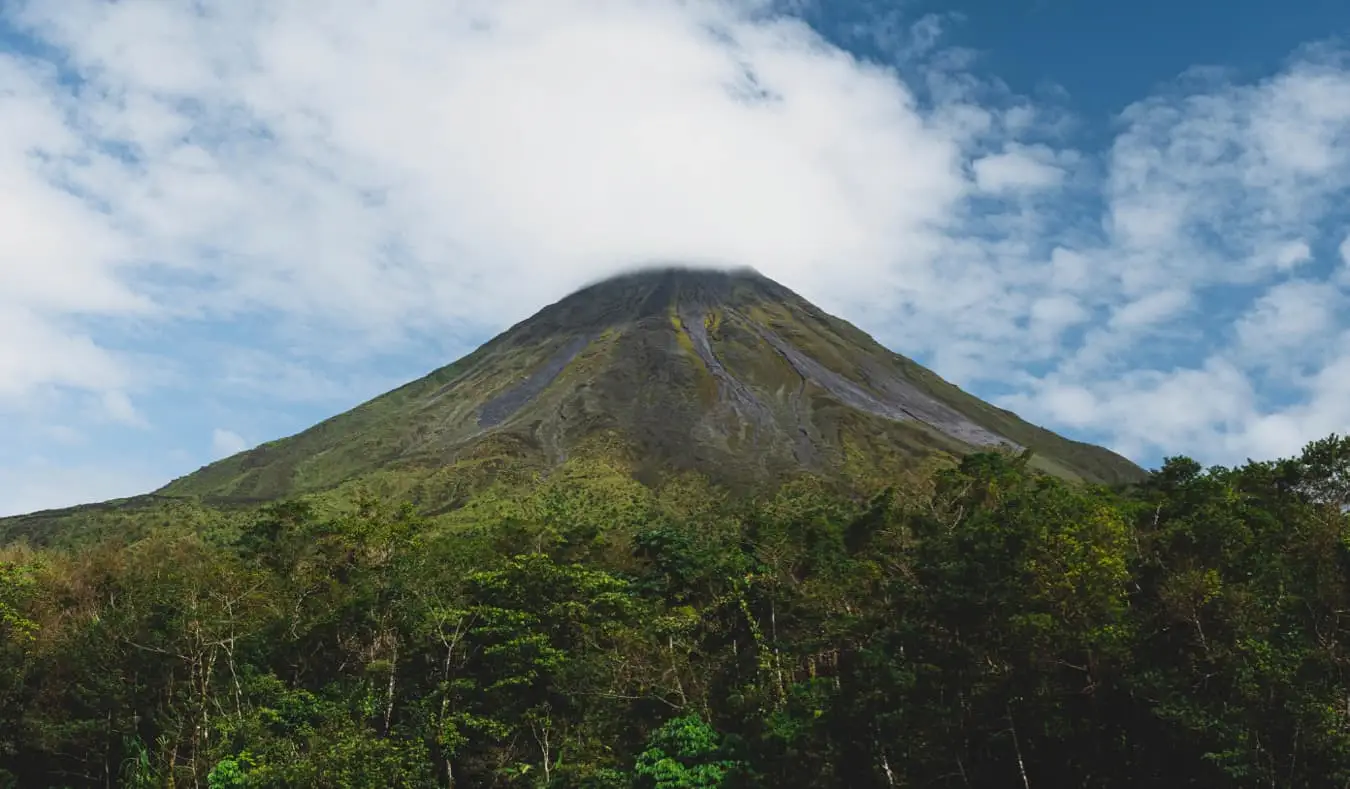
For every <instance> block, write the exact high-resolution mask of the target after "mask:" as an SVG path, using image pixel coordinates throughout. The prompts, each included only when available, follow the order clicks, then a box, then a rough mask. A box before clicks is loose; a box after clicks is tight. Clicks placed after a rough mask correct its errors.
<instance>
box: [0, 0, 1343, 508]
mask: <svg viewBox="0 0 1350 789" xmlns="http://www.w3.org/2000/svg"><path fill="white" fill-rule="evenodd" d="M313 8H314V7H313V6H312V5H311V4H307V3H302V2H299V0H268V2H263V0H256V2H254V1H249V0H233V1H232V2H224V1H223V0H220V1H218V2H209V1H208V2H202V3H195V4H166V3H160V2H156V1H155V0H122V2H118V3H106V2H103V1H102V0H69V1H68V2H63V3H49V2H36V1H34V0H13V1H12V2H8V3H5V4H3V5H0V118H3V119H4V122H3V123H0V227H3V228H4V229H5V230H4V232H5V238H6V243H5V244H4V245H0V426H3V428H4V429H3V431H0V434H3V435H4V436H5V440H4V441H3V442H0V514H5V513H13V512H21V511H27V510H33V509H38V508H44V507H54V506H63V505H69V504H74V503H79V502H83V501H91V500H99V499H104V498H109V497H112V496H120V495H129V494H134V493H138V492H144V491H146V490H149V489H152V488H155V487H158V486H159V485H160V484H162V483H164V482H166V481H167V480H169V479H171V478H173V477H176V476H179V475H181V474H183V473H187V472H190V471H192V470H195V469H196V468H198V467H199V466H201V465H203V464H205V463H208V462H210V461H211V460H214V459H216V458H218V457H221V456H224V455H225V454H229V453H231V452H234V451H238V450H240V449H243V448H246V447H248V446H252V445H255V444H257V443H260V442H262V441H266V440H270V439H273V438H277V437H281V436H284V435H288V434H291V433H294V432H296V431H298V430H301V429H303V428H305V427H307V426H309V425H311V424H313V423H315V422H317V421H320V420H321V419H323V418H325V417H327V416H330V415H332V414H333V413H337V412H339V411H342V410H345V409H346V408H349V407H351V406H352V405H355V404H356V403H358V402H361V401H362V400H364V399H366V398H368V397H371V396H373V395H376V394H378V393H380V392H383V391H385V390H387V389H389V388H392V387H393V386H396V385H398V384H399V383H402V382H404V381H406V380H409V379H411V378H414V377H417V376H419V375H421V374H423V373H425V372H427V371H429V370H431V369H433V368H435V367H438V366H440V365H442V364H445V363H448V362H449V361H452V360H453V359H454V358H457V357H458V356H460V355H462V354H463V353H465V352H467V351H468V350H470V349H472V348H473V347H474V346H475V345H477V344H478V343H480V342H482V341H483V340H485V339H487V338H488V337H490V336H492V335H493V334H495V333H496V332H497V331H499V330H500V329H502V328H504V327H505V326H507V325H509V324H510V323H512V322H514V321H516V320H519V319H521V318H523V317H525V316H527V315H528V314H530V313H531V312H533V311H534V310H535V309H537V308H538V307H540V306H542V305H544V304H546V303H548V302H550V301H553V300H556V299H557V298H560V297H561V296H563V295H565V294H566V293H567V292H569V291H570V290H572V289H574V288H575V287H577V286H579V285H581V284H584V283H585V282H587V281H590V280H593V279H595V278H597V277H599V276H603V275H605V274H607V273H612V272H614V271H617V270H619V269H621V268H625V267H628V266H631V265H632V264H634V263H641V262H643V261H649V260H670V259H680V260H685V261H688V262H691V263H695V264H706V265H727V264H748V265H753V266H755V267H757V268H759V269H760V270H761V271H763V272H764V273H766V274H768V275H770V276H773V277H775V278H777V279H779V280H780V281H782V282H784V283H785V284H787V285H789V286H790V287H793V288H794V289H796V290H798V291H799V292H801V293H803V295H806V296H807V297H809V298H812V299H813V300H815V301H817V302H818V303H819V304H821V305H822V306H823V307H825V308H826V309H829V310H831V311H832V312H835V313H836V314H840V315H842V316H844V317H847V318H849V319H851V320H853V321H854V322H855V323H858V324H859V325H861V326H862V327H863V328H865V329H867V330H868V331H870V332H872V333H873V334H875V335H876V336H877V337H878V338H880V339H881V340H882V341H883V342H886V343H887V344H889V345H890V346H891V347H893V348H895V349H896V350H898V351H900V352H902V353H905V354H907V355H910V356H913V357H915V358H917V359H919V360H921V361H923V362H925V363H927V364H929V365H930V366H932V367H934V368H935V369H936V370H937V371H938V372H939V373H941V374H943V375H944V376H946V377H948V378H950V379H952V380H954V381H956V382H958V383H960V384H961V385H963V386H965V387H966V388H968V389H969V390H971V391H974V392H975V393H977V394H980V395H981V396H984V397H987V398H989V399H992V400H994V401H996V402H998V403H999V404H1001V405H1004V406H1006V407H1010V408H1012V409H1014V410H1016V411H1018V412H1019V413H1021V414H1022V415H1024V416H1025V417H1027V418H1029V419H1031V420H1033V421H1036V422H1038V423H1041V424H1045V425H1047V426H1049V427H1052V428H1054V429H1057V430H1059V431H1061V432H1063V433H1066V434H1068V435H1072V436H1075V437H1079V438H1083V439H1086V440H1092V441H1098V442H1101V443H1105V444H1107V445H1110V446H1112V447H1114V448H1116V449H1118V450H1120V451H1122V452H1124V453H1126V454H1128V455H1130V456H1131V457H1133V458H1135V459H1136V460H1138V461H1139V462H1141V463H1144V464H1147V465H1155V464H1156V463H1157V462H1158V461H1159V460H1160V459H1161V458H1162V457H1164V456H1166V455H1171V454H1188V455H1192V456H1194V457H1197V458H1199V459H1201V460H1203V461H1205V462H1222V463H1232V462H1241V461H1242V460H1243V459H1245V458H1247V457H1270V456H1277V455H1282V454H1289V453H1291V452H1294V451H1296V450H1297V449H1298V447H1300V446H1301V445H1302V444H1303V443H1304V442H1306V441H1308V440H1311V439H1314V438H1318V437H1321V436H1323V435H1325V434H1327V433H1329V432H1332V431H1333V430H1335V431H1340V432H1344V431H1346V430H1347V429H1350V397H1347V395H1348V394H1350V326H1348V325H1347V320H1346V317H1345V316H1347V315H1350V309H1348V308H1350V273H1347V272H1348V271H1350V262H1348V259H1350V244H1346V243H1345V242H1346V239H1347V237H1348V236H1350V213H1348V212H1347V211H1346V210H1345V209H1344V208H1343V207H1342V206H1344V205H1347V204H1348V203H1347V202H1346V199H1345V198H1346V191H1347V189H1350V60H1348V59H1347V57H1348V55H1347V53H1348V52H1350V50H1348V49H1346V46H1345V42H1344V41H1343V40H1342V39H1341V38H1340V37H1341V36H1344V35H1346V34H1348V33H1350V7H1347V6H1346V5H1345V4H1343V3H1334V2H1329V1H1328V0H1303V1H1302V2H1299V3H1293V4H1289V3H1285V4H1276V3H1272V2H1258V1H1257V0H1241V1H1240V2H1226V3H1219V2H1210V1H1209V0H1206V1H1205V2H1199V1H1196V2H1186V3H1175V2H1174V3H1162V2H1156V1H1154V0H1148V1H1147V2H1138V3H1133V4H1100V3H1088V2H1081V1H1080V2H1074V1H1072V0H1005V1H1004V2H993V1H990V2H971V3H938V2H918V0H915V1H914V2H909V3H899V4H896V3H880V2H870V1H868V2H832V3H828V4H827V3H817V2H814V1H813V0H781V1H780V2H776V3H770V2H769V1H768V0H691V2H685V3H678V4H677V3H673V2H665V0H630V1H629V2H610V3H600V2H595V1H594V0H515V2H510V3H503V2H500V1H499V0H493V1H490V0H467V1H466V2H462V3H456V4H445V3H442V2H437V1H436V0H401V2H397V3H387V4H382V5H381V6H379V7H378V8H371V7H370V5H369V4H366V3H361V2H357V1H356V0H335V2H332V3H328V4H326V5H325V11H324V13H323V14H322V15H320V16H315V15H314V13H313Z"/></svg>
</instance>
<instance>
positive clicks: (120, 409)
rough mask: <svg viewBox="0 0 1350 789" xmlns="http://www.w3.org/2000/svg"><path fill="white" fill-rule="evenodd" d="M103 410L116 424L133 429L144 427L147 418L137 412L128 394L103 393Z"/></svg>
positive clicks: (114, 391)
mask: <svg viewBox="0 0 1350 789" xmlns="http://www.w3.org/2000/svg"><path fill="white" fill-rule="evenodd" d="M103 410H104V412H106V413H107V415H108V417H109V418H110V419H112V420H113V421H114V422H120V423H122V424H124V425H131V426H133V427H144V426H145V425H146V421H145V418H144V417H143V416H141V414H140V412H139V411H137V410H136V406H135V404H134V403H132V402H131V398H130V397H128V396H127V394H126V392H122V391H118V390H110V391H107V392H104V393H103Z"/></svg>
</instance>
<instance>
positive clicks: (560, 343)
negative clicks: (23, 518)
mask: <svg viewBox="0 0 1350 789" xmlns="http://www.w3.org/2000/svg"><path fill="white" fill-rule="evenodd" d="M990 449H1002V450H1007V451H1011V452H1018V453H1021V452H1025V451H1027V450H1030V455H1031V457H1032V461H1031V462H1032V463H1033V465H1036V466H1037V467H1039V468H1041V469H1042V470H1044V471H1047V472H1049V473H1052V474H1055V475H1057V476H1062V477H1067V478H1077V479H1082V480H1086V481H1090V482H1095V483H1107V484H1114V483H1122V482H1128V481H1132V480H1135V479H1138V478H1140V477H1142V476H1143V472H1142V471H1141V470H1140V469H1139V468H1138V467H1137V466H1135V465H1134V464H1133V463H1131V462H1130V461H1128V460H1126V459H1125V458H1123V457H1121V456H1119V455H1117V454H1115V453H1113V452H1110V451H1108V450H1106V449H1103V448H1100V447H1096V446H1092V445H1089V444H1084V443H1080V442H1076V441H1071V440H1068V439H1066V438H1063V437H1061V436H1058V435H1056V434H1054V433H1052V432H1050V431H1047V430H1044V429H1042V428H1039V427H1036V426H1034V425H1031V424H1029V423H1027V422H1025V421H1023V420H1021V419H1020V418H1018V417H1017V416H1016V415H1015V414H1013V413H1011V412H1009V411H1006V410H1003V409H999V408H996V407H994V406H992V405H990V404H988V403H985V402H983V401H981V400H979V399H977V398H975V397H973V396H971V395H969V394H967V393H965V392H963V391H962V390H960V389H959V388H957V387H956V386H953V385H952V384H950V383H947V382H946V381H944V380H942V379H941V378H939V377H938V376H937V375H935V374H934V373H932V372H931V371H929V370H927V369H925V368H924V367H922V366H920V365H918V364H916V363H915V362H913V361H911V360H909V359H907V358H905V357H903V356H900V355H898V354H896V353H894V352H892V351H890V350H888V349H887V348H885V347H883V346H882V345H881V344H880V343H878V342H877V341H875V340H874V339H872V338H871V337H870V336H868V335H867V334H866V333H864V332H862V331H860V330H859V329H857V328H856V327H854V326H852V325H851V324H849V323H847V322H846V321H843V320H841V319H839V318H836V317H833V316H831V315H828V314H826V313H825V312H824V311H822V310H820V309H819V308H817V307H816V306H814V305H812V304H811V303H810V302H808V301H806V300H805V299H803V298H802V297H800V296H798V295H797V294H796V293H794V292H792V291H791V290H789V289H788V288H786V287H784V286H782V285H780V284H778V283H777V282H774V281H773V280H771V279H768V278H766V277H764V276H762V275H760V274H758V273H756V272H754V271H751V270H738V271H710V270H691V269H678V268H668V269H661V270H648V271H641V272H638V273H631V274H626V275H622V276H617V277H614V278H611V279H607V280H605V281H602V282H599V283H597V284H594V285H591V286H589V287H586V288H583V289H582V290H579V291H577V292H575V293H573V294H571V295H570V296H567V297H566V298H564V299H562V300H561V301H559V302H557V303H555V304H552V305H550V306H548V307H545V308H544V309H542V310H540V311H539V312H538V313H537V314H535V315H534V316H532V317H530V318H529V319H527V320H525V321H522V322H521V323H519V324H517V325H515V326H513V327H511V328H510V329H508V330H506V331H505V332H503V333H502V334H500V335H499V336H497V337H496V338H494V339H492V340H491V341H489V342H487V343H486V344H484V345H483V346H482V347H480V348H478V349H477V350H476V351H474V352H473V353H471V354H469V355H468V356H466V357H464V358H462V359H460V360H459V361H457V362H454V363H453V364H450V365H449V366H446V367H443V368H441V369H439V370H436V371H434V372H432V373H431V374H429V375H427V376H426V377H424V378H421V379H419V380H417V381H413V382H412V383H409V384H407V385H405V386H403V387H401V388H399V389H396V390H394V391H392V392H389V393H387V394H385V395H382V396H380V397H377V398H375V399H373V400H371V401H369V402H367V403H365V404H363V405H360V406H358V407H357V408H355V409H353V410H351V411H349V412H347V413H344V414H341V415H338V416H335V417H333V418H331V419H329V420H327V421H325V422H322V423H321V424H318V425H316V426H314V427H312V428H310V429H309V430H306V431H304V432H302V433H299V434H298V435H295V436H292V437H290V438H285V439H282V440H279V441H274V442H271V443H268V444H264V445H262V446H259V447H257V448H255V449H252V450H249V451H247V452H243V453H240V454H238V455H235V456H233V457H229V458H226V459H224V460H221V461H219V462H217V463H214V464H212V465H210V466H206V467H205V468H203V469H201V470H199V471H197V472H196V473H193V474H191V475H189V476H186V477H183V478H181V479H178V480H176V481H174V482H172V483H170V484H169V485H168V486H166V487H165V488H163V489H162V490H160V491H158V492H157V494H158V495H160V496H195V497H201V498H202V499H204V500H212V501H235V502H248V501H266V500H274V499H280V498H285V497H289V496H294V495H297V494H304V493H312V492H318V491H323V490H328V489H333V488H335V487H338V486H340V485H343V484H344V483H347V482H350V481H353V480H361V479H364V478H372V477H376V476H379V475H382V474H383V475H388V474H389V473H397V474H399V475H402V476H403V477H405V478H418V477H428V476H435V475H437V474H438V473H440V472H443V471H444V470H445V469H447V468H458V469H460V470H464V469H467V468H470V467H475V468H479V469H480V470H481V469H482V468H488V467H492V466H494V464H495V465H496V466H501V465H503V464H505V465H510V466H512V467H515V468H531V469H536V470H540V471H544V472H547V470H548V469H550V468H553V467H556V466H558V465H559V464H562V463H565V462H566V461H568V459H569V458H572V457H575V456H578V455H586V454H588V453H590V454H594V453H596V452H607V453H610V454H613V455H616V456H621V457H622V458H624V459H625V462H627V463H628V464H629V465H630V467H631V469H632V471H633V473H634V474H635V475H637V476H638V478H639V479H644V480H648V479H659V478H660V477H661V476H662V475H664V474H669V473H678V472H686V471H692V472H697V473H701V474H704V475H706V476H708V477H709V478H711V479H712V480H714V481H716V482H719V483H722V484H732V485H742V484H755V483H763V482H769V481H772V480H774V479H778V478H781V477H783V476H785V475H792V474H796V473H801V472H803V471H805V472H810V473H815V474H820V475H825V476H831V475H844V474H851V473H852V474H856V473H860V472H864V471H868V470H870V471H872V472H876V473H886V471H887V470H892V469H896V468H901V467H903V466H905V465H907V464H914V463H916V462H918V461H920V460H922V459H923V458H927V457H931V456H934V455H949V456H953V457H959V456H962V455H965V454H968V453H971V452H977V451H984V450H990ZM442 476H443V474H442Z"/></svg>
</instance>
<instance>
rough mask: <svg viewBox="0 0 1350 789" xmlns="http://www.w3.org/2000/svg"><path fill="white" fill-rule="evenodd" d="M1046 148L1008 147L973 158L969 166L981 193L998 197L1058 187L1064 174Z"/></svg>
mask: <svg viewBox="0 0 1350 789" xmlns="http://www.w3.org/2000/svg"><path fill="white" fill-rule="evenodd" d="M1054 160H1055V153H1054V151H1052V150H1050V149H1049V148H1048V147H1046V146H1010V147H1009V149H1008V150H1005V151H1003V152H1002V153H997V154H991V155H989V156H984V157H981V158H979V159H976V160H975V162H974V163H973V164H972V165H971V167H972V169H973V170H974V173H975V185H976V187H977V188H979V189H980V190H981V191H985V192H993V193H996V194H1002V193H1006V192H1016V191H1020V190H1038V189H1047V188H1050V187H1053V186H1058V185H1059V184H1060V183H1062V182H1063V181H1064V178H1065V172H1064V170H1063V168H1062V167H1060V166H1059V165H1058V164H1056V163H1055V161H1054Z"/></svg>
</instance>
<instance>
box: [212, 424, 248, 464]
mask: <svg viewBox="0 0 1350 789" xmlns="http://www.w3.org/2000/svg"><path fill="white" fill-rule="evenodd" d="M248 448H249V443H248V441H247V440H245V439H244V437H243V436H241V435H239V434H238V433H236V432H234V431H232V430H226V429H224V428H220V427H218V428H216V429H215V430H213V431H211V455H212V456H213V457H214V458H217V459H219V458H224V457H229V456H230V455H237V454H239V453H240V452H243V451H244V450H246V449H248Z"/></svg>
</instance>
